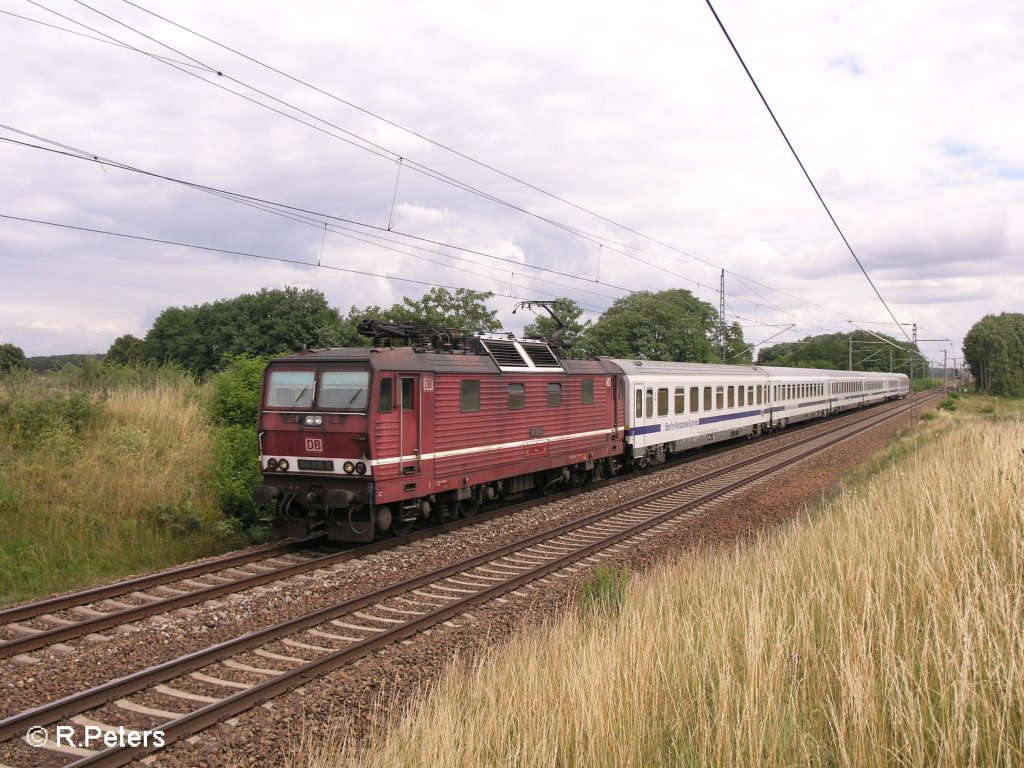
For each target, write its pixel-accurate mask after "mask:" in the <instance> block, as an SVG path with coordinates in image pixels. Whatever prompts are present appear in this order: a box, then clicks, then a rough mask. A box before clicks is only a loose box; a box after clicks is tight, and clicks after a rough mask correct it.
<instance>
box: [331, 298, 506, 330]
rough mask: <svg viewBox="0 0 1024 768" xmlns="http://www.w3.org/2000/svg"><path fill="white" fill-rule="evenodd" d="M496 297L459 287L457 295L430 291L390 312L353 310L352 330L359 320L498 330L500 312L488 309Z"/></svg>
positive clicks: (383, 310) (395, 305)
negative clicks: (488, 302) (488, 305)
mask: <svg viewBox="0 0 1024 768" xmlns="http://www.w3.org/2000/svg"><path fill="white" fill-rule="evenodd" d="M493 297H494V294H493V293H490V292H484V291H472V290H469V289H468V288H457V289H456V290H455V293H452V292H451V291H449V290H448V289H447V288H431V289H430V290H429V291H427V293H425V294H424V295H423V298H421V299H419V300H418V301H417V300H415V299H410V298H409V297H408V296H407V297H405V298H404V299H402V303H401V304H394V305H392V306H391V308H390V309H381V308H380V307H376V306H373V307H366V309H362V310H357V309H356V308H355V307H353V308H352V311H351V312H349V316H348V320H349V322H352V323H353V328H354V326H355V325H356V324H358V323H359V321H360V320H363V319H364V318H371V319H375V320H381V321H384V322H388V323H413V324H415V323H427V324H429V325H434V326H437V327H440V328H455V329H461V330H466V331H496V330H499V329H500V328H501V322H500V321H499V320H498V313H497V312H496V311H492V310H490V309H488V308H487V305H486V303H485V302H486V301H487V300H488V299H490V298H493ZM353 333H354V331H353ZM357 335H358V334H357ZM359 338H365V337H359ZM368 341H369V340H368V339H367V342H368Z"/></svg>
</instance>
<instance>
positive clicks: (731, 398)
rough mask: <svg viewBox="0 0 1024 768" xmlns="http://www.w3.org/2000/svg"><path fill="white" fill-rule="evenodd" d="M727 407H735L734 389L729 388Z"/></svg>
mask: <svg viewBox="0 0 1024 768" xmlns="http://www.w3.org/2000/svg"><path fill="white" fill-rule="evenodd" d="M729 407H730V408H735V407H736V387H729Z"/></svg>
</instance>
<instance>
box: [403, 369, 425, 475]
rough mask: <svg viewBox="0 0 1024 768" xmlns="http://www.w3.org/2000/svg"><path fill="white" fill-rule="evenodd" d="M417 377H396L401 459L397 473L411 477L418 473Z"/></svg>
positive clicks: (419, 428) (420, 421)
mask: <svg viewBox="0 0 1024 768" xmlns="http://www.w3.org/2000/svg"><path fill="white" fill-rule="evenodd" d="M418 384H419V377H418V376H401V375H400V376H399V377H398V411H399V414H398V440H399V445H400V446H401V459H400V460H399V467H398V471H399V472H401V473H402V474H403V475H412V474H415V473H417V472H419V471H420V469H421V460H420V436H421V435H420V433H421V430H422V419H421V415H422V408H421V402H420V400H421V397H420V391H419V387H418V386H417V385H418Z"/></svg>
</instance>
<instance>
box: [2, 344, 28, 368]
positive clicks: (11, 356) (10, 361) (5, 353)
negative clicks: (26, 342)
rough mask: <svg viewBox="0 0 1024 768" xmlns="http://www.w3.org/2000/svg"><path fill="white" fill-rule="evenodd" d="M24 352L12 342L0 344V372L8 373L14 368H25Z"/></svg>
mask: <svg viewBox="0 0 1024 768" xmlns="http://www.w3.org/2000/svg"><path fill="white" fill-rule="evenodd" d="M27 367H28V366H27V364H26V363H25V352H24V351H23V350H22V349H21V347H16V346H15V345H14V344H0V373H10V372H11V371H13V370H15V369H16V368H27Z"/></svg>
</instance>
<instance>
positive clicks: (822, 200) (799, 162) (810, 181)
mask: <svg viewBox="0 0 1024 768" xmlns="http://www.w3.org/2000/svg"><path fill="white" fill-rule="evenodd" d="M704 2H706V3H707V6H708V8H709V9H710V10H711V14H712V15H713V16H714V17H715V21H716V22H718V27H719V29H721V30H722V34H723V35H725V39H726V40H727V41H728V42H729V46H730V47H731V48H732V50H733V53H735V54H736V58H737V59H738V60H739V62H740V65H741V66H742V67H743V71H744V72H746V73H747V77H748V78H749V79H750V82H751V84H752V85H753V86H754V90H755V91H757V95H758V96H759V97H760V99H761V102H762V103H763V104H764V107H765V109H767V110H768V114H769V115H771V118H772V122H774V123H775V127H776V128H778V129H779V133H780V134H782V138H783V140H784V141H785V142H786V146H787V147H789V151H790V153H792V155H793V158H794V159H795V160H796V162H797V165H799V166H800V170H801V171H803V174H804V177H805V178H806V179H807V183H808V184H810V185H811V189H813V190H814V194H815V195H816V196H817V198H818V202H820V203H821V206H822V207H823V208H824V209H825V213H827V214H828V218H829V220H830V221H831V222H832V225H833V226H834V227H835V229H836V232H838V233H839V237H840V238H842V241H843V243H844V244H845V245H846V249H847V250H848V251H849V252H850V255H851V256H852V257H853V260H854V261H855V262H857V266H858V267H859V268H860V271H861V272H862V273H863V274H864V278H865V279H866V280H867V281H868V285H870V286H871V290H873V291H874V292H875V295H876V296H877V297H878V300H879V301H880V302H882V306H883V307H885V311H886V312H888V313H889V316H890V317H891V318H892V319H893V321H894V322H896V323H897V324H898V323H899V320H897V319H896V315H895V314H893V311H892V310H891V309H890V308H889V305H888V304H887V303H886V301H885V299H884V298H882V294H881V292H880V291H879V290H878V287H877V286H876V285H875V282H874V281H873V280H872V279H871V275H869V274H868V271H867V270H866V269H865V268H864V265H863V264H862V263H861V260H860V258H859V257H858V256H857V253H856V252H855V251H854V250H853V246H852V245H850V241H849V240H847V238H846V235H845V233H844V232H843V230H842V227H840V226H839V222H838V221H836V218H835V216H833V215H832V211H831V210H830V209H829V207H828V204H827V203H826V202H825V198H824V197H822V195H821V192H819V191H818V186H817V185H816V184H815V183H814V179H812V178H811V174H810V173H808V172H807V168H806V167H804V164H803V161H802V160H801V159H800V155H798V154H797V152H796V149H795V148H794V147H793V143H792V142H791V141H790V140H789V137H788V136H787V135H786V132H785V131H784V130H783V129H782V124H781V123H780V122H779V120H778V118H777V117H776V116H775V112H773V111H772V108H771V105H769V104H768V99H766V98H765V96H764V94H763V93H762V92H761V88H760V86H759V85H758V84H757V80H755V79H754V75H753V74H752V73H751V71H750V68H749V67H747V63H746V62H745V61H744V60H743V56H742V55H740V51H739V48H737V47H736V44H735V43H734V42H733V41H732V37H730V35H729V31H728V30H727V29H726V28H725V24H723V23H722V20H721V18H719V16H718V12H717V11H716V10H715V7H714V6H713V5H712V4H711V0H704ZM899 327H900V330H901V331H903V335H904V336H906V337H907V341H910V340H911V339H910V336H909V335H908V334H907V332H906V331H904V330H903V326H902V325H900V326H899Z"/></svg>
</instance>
